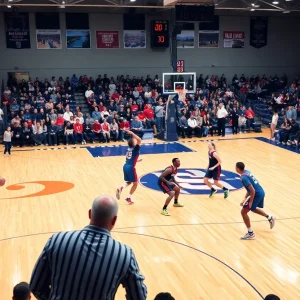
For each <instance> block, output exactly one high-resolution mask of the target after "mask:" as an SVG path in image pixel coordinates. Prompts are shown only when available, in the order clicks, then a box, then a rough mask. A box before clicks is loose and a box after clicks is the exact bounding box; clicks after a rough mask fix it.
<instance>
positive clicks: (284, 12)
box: [282, 10, 291, 14]
mask: <svg viewBox="0 0 300 300" xmlns="http://www.w3.org/2000/svg"><path fill="white" fill-rule="evenodd" d="M290 12H291V11H290V10H285V11H283V12H282V13H283V14H289V13H290Z"/></svg>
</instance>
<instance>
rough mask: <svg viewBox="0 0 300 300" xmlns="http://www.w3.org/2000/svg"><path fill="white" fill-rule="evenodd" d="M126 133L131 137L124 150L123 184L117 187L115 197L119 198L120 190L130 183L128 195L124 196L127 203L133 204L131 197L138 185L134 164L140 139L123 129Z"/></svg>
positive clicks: (136, 159) (138, 151)
mask: <svg viewBox="0 0 300 300" xmlns="http://www.w3.org/2000/svg"><path fill="white" fill-rule="evenodd" d="M125 132H126V133H127V134H130V135H131V136H132V137H131V138H130V139H129V140H128V149H127V152H126V162H125V164H124V166H123V173H124V180H125V182H124V184H123V185H122V186H121V187H119V188H118V189H117V193H116V197H117V199H118V200H120V195H121V192H122V190H123V189H124V188H126V187H127V186H129V185H131V183H132V187H131V189H130V192H129V195H128V197H127V198H126V201H127V203H128V204H130V205H131V204H134V202H133V201H132V199H131V197H132V195H133V193H134V192H135V190H136V188H137V185H138V177H137V175H136V170H135V165H136V163H137V162H138V161H141V160H138V158H139V155H140V145H141V142H142V139H141V138H140V137H139V136H137V135H136V134H134V133H133V132H132V131H130V130H126V131H125Z"/></svg>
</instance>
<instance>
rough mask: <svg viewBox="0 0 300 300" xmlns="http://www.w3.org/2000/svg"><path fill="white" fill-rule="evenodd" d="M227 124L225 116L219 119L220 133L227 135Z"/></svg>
mask: <svg viewBox="0 0 300 300" xmlns="http://www.w3.org/2000/svg"><path fill="white" fill-rule="evenodd" d="M225 124H226V119H225V118H219V119H218V135H222V136H225Z"/></svg>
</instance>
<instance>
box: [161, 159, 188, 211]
mask: <svg viewBox="0 0 300 300" xmlns="http://www.w3.org/2000/svg"><path fill="white" fill-rule="evenodd" d="M179 167H180V160H179V158H173V159H172V165H171V166H169V167H167V168H166V169H165V170H164V171H163V172H162V173H161V175H160V176H159V178H158V186H159V187H160V189H161V190H162V191H163V192H164V194H168V195H169V197H168V198H167V199H166V202H165V205H164V207H163V209H162V212H161V214H162V215H164V216H169V215H170V214H169V213H168V211H167V207H168V205H169V203H170V202H171V200H172V199H173V197H174V196H175V199H174V204H173V206H174V207H183V206H184V205H182V204H180V203H178V197H179V193H180V189H181V186H180V185H179V184H178V182H177V181H176V179H175V176H176V174H177V172H178V168H179Z"/></svg>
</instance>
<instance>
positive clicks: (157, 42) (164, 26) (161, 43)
mask: <svg viewBox="0 0 300 300" xmlns="http://www.w3.org/2000/svg"><path fill="white" fill-rule="evenodd" d="M169 44H170V34H169V21H157V20H155V21H151V47H152V48H168V47H169Z"/></svg>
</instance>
